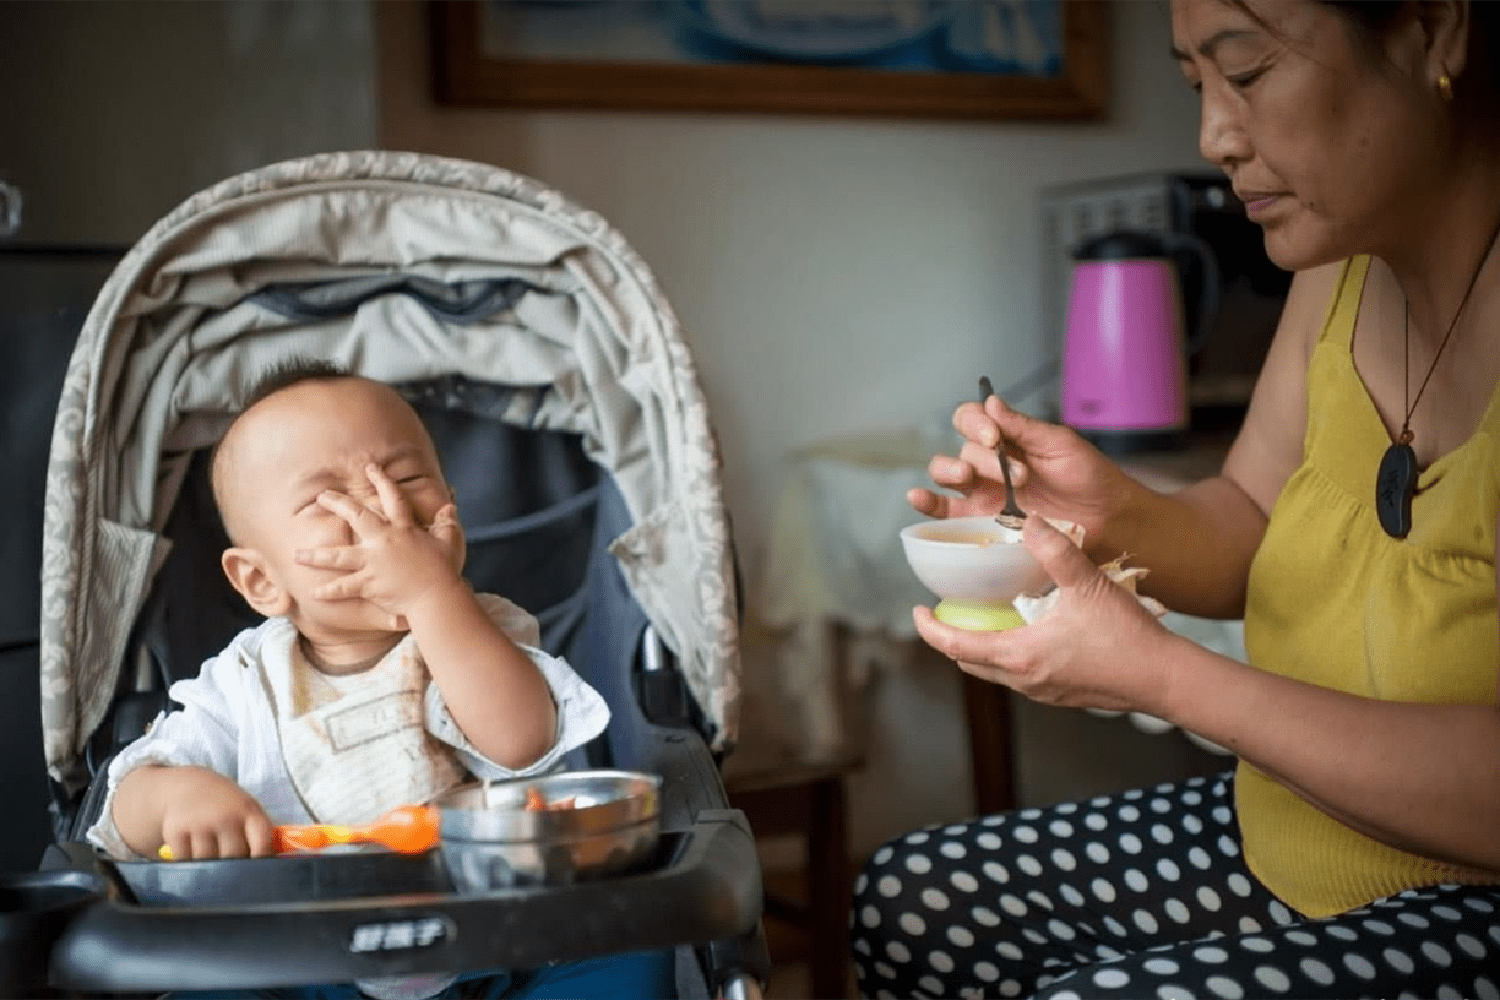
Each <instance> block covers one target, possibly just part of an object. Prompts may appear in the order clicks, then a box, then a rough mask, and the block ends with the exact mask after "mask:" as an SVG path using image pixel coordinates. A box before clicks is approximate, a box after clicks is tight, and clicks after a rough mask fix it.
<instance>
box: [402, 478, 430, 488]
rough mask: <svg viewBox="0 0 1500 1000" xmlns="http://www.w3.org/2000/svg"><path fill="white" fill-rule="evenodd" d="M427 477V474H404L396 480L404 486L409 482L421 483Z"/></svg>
mask: <svg viewBox="0 0 1500 1000" xmlns="http://www.w3.org/2000/svg"><path fill="white" fill-rule="evenodd" d="M426 478H427V477H426V476H402V477H401V478H400V479H398V480H396V482H397V483H398V484H400V485H402V486H405V485H407V484H408V483H420V482H421V481H422V480H424V479H426Z"/></svg>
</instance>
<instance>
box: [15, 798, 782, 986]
mask: <svg viewBox="0 0 1500 1000" xmlns="http://www.w3.org/2000/svg"><path fill="white" fill-rule="evenodd" d="M66 847H67V849H66V850H64V849H60V848H54V851H53V858H54V861H53V863H54V864H56V863H59V861H58V859H61V858H64V857H65V858H67V862H66V863H68V864H71V865H73V866H74V868H73V869H72V870H71V871H70V870H64V871H60V872H59V871H53V872H50V873H44V874H51V875H53V876H61V875H68V874H71V875H74V876H75V877H78V878H83V879H85V880H89V881H88V884H89V885H91V886H101V885H102V886H104V887H106V888H105V889H104V890H103V891H102V892H101V893H100V894H99V895H97V897H94V898H91V899H89V900H87V901H85V902H84V903H83V905H82V906H81V908H80V909H79V911H78V912H77V913H76V914H74V915H73V916H72V917H71V919H69V920H68V921H67V922H66V926H65V927H63V928H61V929H60V931H59V932H58V933H57V936H56V941H55V944H54V945H53V947H52V949H51V950H52V955H51V963H50V965H51V977H50V981H51V984H52V985H53V986H56V987H60V988H64V989H77V990H97V991H123V992H133V991H138V992H150V991H155V990H190V989H250V988H256V987H262V988H265V987H276V986H296V985H307V984H317V983H341V982H351V981H354V980H359V979H369V978H378V977H383V976H399V975H408V974H413V973H428V972H445V971H447V972H458V971H471V970H480V969H491V968H510V969H525V968H535V967H538V966H540V965H543V964H545V963H547V962H549V961H558V960H564V961H566V960H572V959H581V958H587V957H591V956H595V955H600V954H608V953H620V952H631V951H648V950H658V949H666V948H672V947H675V946H677V945H682V944H692V945H706V944H709V943H711V942H718V941H723V940H726V939H734V938H739V937H742V936H745V935H747V934H751V933H753V932H754V931H755V929H756V928H757V926H758V923H759V920H760V912H761V885H760V879H759V877H758V872H759V862H758V858H757V856H756V850H755V842H754V838H753V837H752V835H751V832H750V828H749V825H748V823H747V822H746V820H745V817H744V814H743V813H742V812H740V811H739V810H734V809H717V810H704V811H701V812H699V813H698V814H697V816H696V818H695V821H694V822H693V824H692V825H691V826H690V827H688V828H686V829H683V830H675V831H673V830H665V831H663V833H662V835H661V838H660V841H659V843H658V845H657V854H656V856H655V858H653V860H652V862H651V864H650V866H649V867H648V868H646V869H644V870H642V871H639V872H637V873H635V874H629V875H618V876H611V877H608V878H604V879H599V880H595V881H586V882H578V883H576V884H573V885H568V886H548V887H514V888H507V889H497V890H492V891H488V892H482V893H471V894H461V893H455V892H452V891H449V890H447V888H446V885H447V883H446V873H445V870H444V869H443V866H442V861H441V858H440V857H438V856H437V852H436V851H433V852H429V853H428V854H426V855H420V856H416V857H407V858H403V857H400V856H396V855H388V854H386V855H377V854H348V855H308V856H302V857H293V858H269V859H258V860H243V861H226V862H173V863H170V864H157V863H150V862H131V863H127V864H111V863H110V862H108V861H106V860H103V859H101V858H100V857H99V856H98V855H97V853H95V852H94V851H93V850H92V848H88V847H87V846H86V845H66ZM377 859H378V860H377ZM382 865H390V866H391V867H390V868H388V869H384V870H381V869H379V868H378V866H382ZM191 867H201V868H203V869H205V872H206V871H207V870H208V869H215V868H216V869H217V871H216V872H215V873H213V874H203V875H202V879H203V881H202V883H201V885H200V886H199V887H198V888H202V887H204V886H210V885H215V886H219V887H220V888H221V889H222V890H223V891H228V892H233V893H237V894H238V896H239V898H240V899H241V902H237V903H234V904H227V903H225V902H224V901H223V900H222V899H214V900H213V901H212V902H208V897H207V896H204V895H199V894H198V893H197V892H196V891H195V892H192V893H190V894H187V893H179V894H178V895H177V896H176V897H172V896H171V890H170V888H169V887H165V886H163V885H162V884H161V876H163V875H166V874H168V870H170V869H177V870H178V871H179V872H182V873H183V874H182V875H180V876H179V875H172V876H171V877H174V878H175V877H180V878H182V879H183V880H184V883H185V882H186V881H187V880H188V879H187V875H188V874H189V873H188V871H187V870H188V869H189V868H191ZM146 869H151V877H147V875H146ZM746 872H755V873H757V875H756V877H755V878H746V877H745V873H746ZM262 873H265V874H262ZM377 874H378V875H379V876H380V878H385V877H387V876H390V877H392V881H391V882H385V883H383V884H381V885H380V891H382V892H383V894H382V895H378V896H369V895H364V891H365V890H367V889H374V888H375V887H376V885H377V882H378V880H377V878H376V876H377ZM153 879H154V881H155V884H154V885H150V886H147V884H146V883H148V882H152V881H153ZM240 879H242V880H244V882H245V883H256V882H259V883H261V884H260V885H251V884H245V885H236V884H234V883H236V881H237V880H240ZM438 879H441V882H439V881H437V880H438ZM132 882H133V883H134V887H133V885H132ZM293 887H296V888H298V889H303V888H307V889H310V891H311V892H312V893H313V894H314V896H315V897H317V898H313V899H312V900H311V901H309V900H308V897H307V896H306V895H303V896H301V897H300V898H299V901H297V902H287V901H285V898H286V893H287V892H289V891H290V890H291V889H292V888H293ZM142 889H145V890H146V891H142ZM137 893H139V894H140V897H141V898H137ZM187 895H191V896H193V897H195V898H194V899H192V900H188V899H187V898H186V897H187ZM251 897H257V898H255V899H251ZM273 897H280V898H279V899H276V898H273ZM148 899H154V900H155V901H154V902H148V901H147V900H148Z"/></svg>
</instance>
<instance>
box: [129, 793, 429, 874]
mask: <svg viewBox="0 0 1500 1000" xmlns="http://www.w3.org/2000/svg"><path fill="white" fill-rule="evenodd" d="M271 833H272V838H273V839H272V842H271V846H272V850H274V851H275V852H276V853H277V854H287V853H289V852H291V851H316V850H318V849H319V848H322V847H329V846H332V845H334V844H379V845H380V846H381V847H385V848H388V849H390V850H392V851H395V852H397V853H398V854H420V853H422V852H423V851H426V850H429V849H431V848H433V847H436V846H437V843H438V813H437V810H436V809H434V808H433V807H432V806H402V807H400V808H399V809H392V810H391V811H390V812H388V813H386V814H385V815H384V816H382V817H380V818H379V819H377V820H376V821H375V822H373V823H367V824H365V825H363V826H337V825H332V824H328V823H314V824H311V825H307V826H278V827H276V828H275V829H274V830H273V831H271ZM156 853H157V856H158V857H160V858H161V859H162V860H163V861H175V860H176V855H174V854H173V852H172V849H171V848H170V847H168V846H166V845H165V844H163V845H162V846H161V848H160V849H159V850H157V852H156Z"/></svg>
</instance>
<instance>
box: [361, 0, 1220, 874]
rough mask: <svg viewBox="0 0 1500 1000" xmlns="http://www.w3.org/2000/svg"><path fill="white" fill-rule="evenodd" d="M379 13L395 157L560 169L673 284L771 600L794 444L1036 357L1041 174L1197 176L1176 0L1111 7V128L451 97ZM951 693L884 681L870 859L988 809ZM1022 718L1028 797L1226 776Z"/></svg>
mask: <svg viewBox="0 0 1500 1000" xmlns="http://www.w3.org/2000/svg"><path fill="white" fill-rule="evenodd" d="M376 10H377V34H378V44H379V53H380V56H379V63H380V82H379V108H380V142H381V145H382V146H384V147H386V148H402V149H414V150H420V151H423V152H433V153H441V154H445V155H450V156H459V157H465V158H469V159H475V160H481V161H485V162H490V163H496V164H499V165H501V166H505V167H508V168H510V169H513V170H517V171H520V172H522V173H527V174H531V175H533V176H535V177H538V178H541V179H543V180H544V181H546V182H547V183H549V184H551V185H552V186H554V187H556V188H559V189H560V190H562V191H563V192H564V193H565V194H567V195H568V196H570V197H571V198H572V199H573V200H575V201H577V202H580V203H582V204H584V205H586V206H588V207H590V208H592V209H595V210H597V211H599V212H600V213H602V214H603V215H604V216H605V217H606V218H608V219H610V220H611V221H612V222H613V223H614V224H615V226H616V227H617V228H619V229H620V230H621V231H622V232H623V233H624V234H625V236H626V237H627V238H628V239H629V240H630V241H631V242H632V243H633V244H634V245H635V247H636V248H637V249H638V250H639V251H640V252H641V254H642V255H643V256H644V258H645V259H646V260H647V261H648V262H649V263H650V264H651V266H652V267H653V269H654V270H655V271H656V273H657V276H658V278H659V279H660V280H661V282H662V285H663V286H664V288H665V290H666V293H667V295H668V296H669V297H670V298H671V300H672V301H673V303H674V305H675V306H676V309H677V311H678V313H679V315H680V316H681V319H682V321H683V326H684V328H685V330H686V334H687V337H688V339H689V341H690V344H691V346H692V348H693V350H694V355H695V357H696V359H697V362H698V365H699V369H700V373H701V376H702V379H703V383H704V388H705V391H706V393H707V395H708V397H709V403H710V406H711V409H712V412H713V413H714V417H715V422H716V424H717V427H718V431H719V434H720V438H721V443H722V446H723V451H724V457H725V463H726V467H725V488H726V493H727V498H728V503H729V506H730V510H731V514H732V517H733V524H734V530H735V536H736V541H737V544H738V546H739V549H740V554H741V558H742V560H743V563H744V567H745V569H746V572H747V575H748V578H749V580H750V585H751V587H750V592H751V593H752V594H753V593H754V586H755V582H756V580H757V578H758V569H759V566H760V564H761V562H762V560H763V558H764V550H765V544H766V536H767V531H768V527H769V511H770V509H771V503H772V501H773V499H774V497H775V491H776V489H777V486H778V482H779V479H778V477H779V473H780V471H781V462H782V460H783V456H785V455H786V454H787V453H788V452H789V451H790V450H791V449H794V448H797V447H799V446H801V445H804V444H807V443H810V442H814V441H817V440H820V439H822V438H825V437H829V436H835V435H842V434H848V433H859V432H867V431H872V430H879V429H885V428H894V427H898V426H902V425H906V424H910V423H912V422H913V421H920V420H926V419H930V418H932V417H933V416H934V415H937V416H939V417H940V418H945V417H946V414H947V413H948V412H950V411H951V409H952V406H953V404H954V403H955V402H957V401H958V400H960V399H963V398H967V397H968V396H969V395H970V393H971V392H972V391H973V389H974V380H975V376H976V374H977V373H982V372H988V373H990V374H991V376H992V377H993V379H994V381H995V383H996V385H997V386H1003V385H1005V384H1007V382H1008V381H1010V380H1011V379H1015V378H1018V377H1019V376H1021V375H1023V374H1025V373H1027V372H1029V371H1030V370H1031V369H1032V368H1033V366H1034V365H1035V364H1036V363H1037V362H1038V361H1039V360H1040V359H1041V358H1042V357H1043V352H1044V351H1046V350H1047V346H1048V345H1046V344H1044V343H1042V341H1041V336H1040V333H1039V326H1040V324H1039V311H1040V305H1039V301H1038V286H1039V283H1040V280H1041V279H1040V274H1039V271H1038V267H1037V259H1036V246H1037V242H1038V230H1039V226H1038V218H1037V214H1038V213H1037V189H1038V187H1039V186H1040V185H1043V184H1045V183H1050V182H1059V181H1066V180H1071V179H1083V178H1090V177H1095V176H1101V175H1108V174H1115V173H1125V172H1130V171H1135V170H1146V169H1156V168H1178V167H1201V166H1202V163H1201V161H1200V160H1199V158H1198V154H1197V149H1196V144H1197V104H1196V100H1195V98H1194V96H1193V94H1192V92H1191V91H1190V90H1189V89H1188V88H1187V87H1186V86H1185V85H1184V84H1183V82H1182V80H1181V78H1180V75H1179V74H1178V71H1177V68H1176V66H1175V65H1174V64H1173V62H1172V60H1171V59H1170V58H1169V56H1168V54H1167V53H1168V49H1169V47H1170V37H1169V35H1170V32H1169V26H1168V23H1167V7H1166V4H1164V3H1157V2H1144V0H1129V2H1120V3H1114V4H1112V14H1113V15H1114V30H1115V43H1114V53H1113V60H1114V70H1113V75H1114V84H1113V98H1112V100H1113V112H1112V114H1111V115H1110V117H1109V119H1108V121H1106V122H1103V123H1094V124H1071V123H1069V124H1048V123H1030V124H1023V123H1006V122H925V121H895V120H870V119H851V118H837V117H789V116H788V117H782V116H768V115H728V114H725V115H708V114H666V113H633V112H599V113H593V112H576V111H575V112H527V111H504V110H488V109H468V108H451V107H439V106H437V105H436V104H435V103H434V101H433V99H432V97H431V90H430V88H429V84H428V81H429V72H430V71H429V65H428V61H427V59H428V45H427V36H426V29H427V25H426V22H425V12H424V11H423V9H422V8H421V7H420V6H417V5H413V4H409V3H385V4H379V5H377V8H376ZM754 653H755V650H754V649H753V648H750V649H747V654H748V659H747V665H746V669H747V671H749V670H754V669H755V668H756V663H755V657H754ZM958 692H959V686H958V683H957V678H956V676H955V674H954V673H953V672H951V671H943V670H934V669H932V666H931V664H930V663H927V665H926V666H925V667H924V666H921V665H917V664H914V665H913V666H912V667H911V668H910V669H908V670H905V671H892V672H890V673H889V674H888V675H886V676H883V677H881V678H880V680H879V684H878V686H877V687H876V689H875V690H874V691H873V692H872V694H871V695H870V698H871V701H872V704H870V705H869V706H868V709H869V711H870V713H871V719H870V724H871V725H872V726H873V727H874V730H873V731H874V733H875V737H874V742H873V744H872V748H871V753H870V758H869V760H868V762H867V766H866V768H865V770H864V772H863V773H862V774H861V775H859V777H857V778H856V779H855V781H854V784H853V787H852V790H851V796H852V799H853V801H854V811H855V815H854V818H853V839H854V841H855V846H856V849H857V850H860V851H863V850H866V849H868V848H869V847H870V846H871V845H873V844H876V843H878V842H879V841H880V840H881V839H883V838H884V837H885V836H888V835H890V834H893V833H895V832H898V831H900V830H902V829H905V828H907V827H909V826H911V825H915V824H916V823H919V822H937V821H942V820H946V819H949V818H953V817H955V816H959V815H963V814H964V813H965V812H966V811H967V809H968V808H969V807H970V806H969V800H968V798H967V781H968V777H967V775H968V770H967V758H966V754H967V750H966V746H965V743H964V730H963V724H962V718H963V717H962V714H961V713H960V712H959V710H958V708H957V704H958V699H959V693H958ZM1017 727H1018V741H1019V742H1020V744H1021V747H1022V749H1021V759H1020V761H1019V764H1018V770H1019V774H1018V778H1019V782H1020V788H1021V794H1022V797H1023V799H1025V800H1027V801H1044V800H1052V799H1056V798H1059V797H1062V796H1065V795H1067V794H1070V793H1073V792H1077V793H1080V794H1092V793H1093V792H1094V791H1096V790H1098V789H1100V788H1101V786H1102V787H1105V788H1108V787H1121V786H1122V785H1123V784H1124V783H1126V782H1128V781H1132V780H1136V779H1137V778H1138V777H1140V779H1141V780H1157V778H1158V776H1160V775H1163V774H1168V773H1173V772H1176V771H1180V770H1183V769H1187V770H1197V769H1202V768H1203V767H1205V766H1209V765H1211V764H1212V763H1213V762H1210V761H1205V760H1204V759H1203V755H1201V754H1197V753H1196V752H1195V750H1194V748H1192V747H1191V746H1190V745H1187V744H1185V743H1184V742H1183V741H1182V740H1181V737H1180V736H1179V735H1176V734H1173V735H1169V736H1164V737H1148V736H1144V735H1142V734H1140V733H1136V732H1135V731H1134V730H1132V729H1131V728H1130V727H1129V726H1128V725H1127V724H1125V723H1124V722H1122V721H1105V720H1100V719H1094V718H1092V717H1087V716H1082V715H1080V714H1079V713H1061V712H1054V711H1048V710H1045V709H1039V708H1037V707H1036V706H1020V707H1018V710H1017ZM933 773H938V774H941V775H943V779H942V780H939V781H933V780H931V779H932V775H933Z"/></svg>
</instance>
